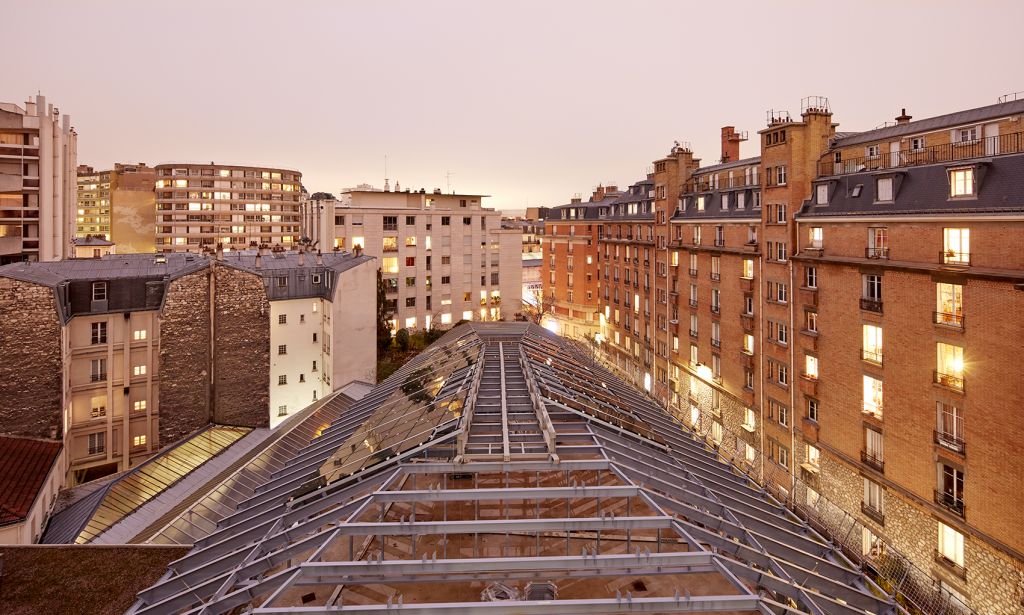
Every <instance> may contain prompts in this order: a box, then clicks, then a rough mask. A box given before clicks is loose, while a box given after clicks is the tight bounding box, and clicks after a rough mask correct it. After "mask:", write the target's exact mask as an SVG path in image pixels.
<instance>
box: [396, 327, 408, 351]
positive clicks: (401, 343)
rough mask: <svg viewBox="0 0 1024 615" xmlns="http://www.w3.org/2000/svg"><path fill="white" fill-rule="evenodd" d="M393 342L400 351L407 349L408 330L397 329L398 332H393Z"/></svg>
mask: <svg viewBox="0 0 1024 615" xmlns="http://www.w3.org/2000/svg"><path fill="white" fill-rule="evenodd" d="M395 344H396V345H397V346H398V349H399V350H401V351H402V352H406V351H407V350H409V330H408V329H399V330H398V333H396V334H395Z"/></svg>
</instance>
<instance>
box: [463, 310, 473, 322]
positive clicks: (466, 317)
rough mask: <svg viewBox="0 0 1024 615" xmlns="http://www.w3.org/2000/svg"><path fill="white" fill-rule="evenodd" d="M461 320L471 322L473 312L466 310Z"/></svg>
mask: <svg viewBox="0 0 1024 615" xmlns="http://www.w3.org/2000/svg"><path fill="white" fill-rule="evenodd" d="M462 320H473V310H466V311H465V312H463V313H462Z"/></svg>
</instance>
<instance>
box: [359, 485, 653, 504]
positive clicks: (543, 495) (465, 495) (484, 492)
mask: <svg viewBox="0 0 1024 615" xmlns="http://www.w3.org/2000/svg"><path fill="white" fill-rule="evenodd" d="M638 495H640V488H639V487H630V486H621V485H620V486H607V487H588V486H582V485H581V486H579V487H522V488H511V489H445V490H417V491H412V490H410V491H375V492H373V494H371V496H372V497H373V499H374V500H376V501H378V502H458V501H463V500H479V501H481V502H483V501H497V500H550V499H560V498H567V499H581V498H628V497H635V496H638Z"/></svg>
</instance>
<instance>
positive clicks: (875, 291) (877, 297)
mask: <svg viewBox="0 0 1024 615" xmlns="http://www.w3.org/2000/svg"><path fill="white" fill-rule="evenodd" d="M864 298H865V299H869V300H871V301H881V300H882V276H880V275H875V274H865V275H864Z"/></svg>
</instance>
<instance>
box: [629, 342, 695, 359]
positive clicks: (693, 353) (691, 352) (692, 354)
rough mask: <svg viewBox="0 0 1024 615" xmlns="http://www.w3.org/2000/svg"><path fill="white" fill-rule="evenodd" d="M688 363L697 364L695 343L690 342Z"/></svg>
mask: <svg viewBox="0 0 1024 615" xmlns="http://www.w3.org/2000/svg"><path fill="white" fill-rule="evenodd" d="M627 339H628V338H627ZM690 363H692V364H693V365H696V364H697V345H696V344H690Z"/></svg>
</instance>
